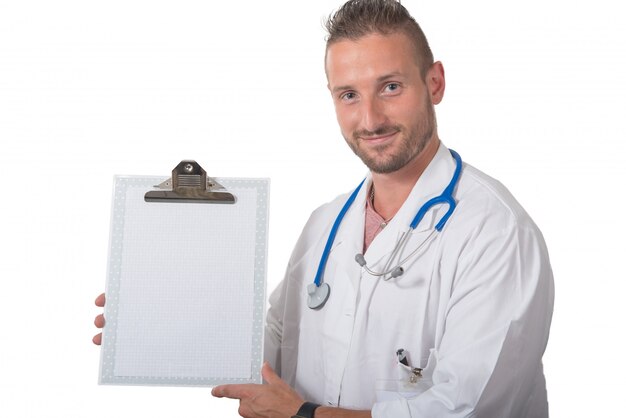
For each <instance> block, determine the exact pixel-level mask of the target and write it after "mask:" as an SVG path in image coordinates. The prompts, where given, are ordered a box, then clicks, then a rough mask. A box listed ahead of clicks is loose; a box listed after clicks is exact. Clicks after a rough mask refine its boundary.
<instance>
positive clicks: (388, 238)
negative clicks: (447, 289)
mask: <svg viewBox="0 0 626 418" xmlns="http://www.w3.org/2000/svg"><path fill="white" fill-rule="evenodd" d="M455 167H456V165H455V161H454V158H453V157H452V155H451V154H450V151H449V150H448V148H446V146H445V145H443V143H440V145H439V149H438V150H437V152H436V153H435V156H434V157H433V159H432V160H431V162H430V163H429V164H428V166H427V167H426V169H425V170H424V172H423V173H422V175H421V176H420V178H419V179H418V180H417V182H416V183H415V186H413V189H412V190H411V193H410V194H409V196H408V197H407V199H406V201H405V202H404V204H403V205H402V207H401V208H400V210H399V211H398V212H397V213H396V215H395V216H394V217H393V219H392V220H391V221H390V222H389V224H388V225H387V226H386V227H385V229H383V230H382V231H381V232H380V233H379V234H378V236H376V238H374V241H372V243H371V245H370V246H369V248H368V250H367V253H366V254H365V257H366V259H367V261H368V265H369V266H370V267H379V268H382V265H381V266H377V264H379V263H381V262H386V258H387V257H386V256H387V255H388V254H389V253H391V251H392V250H393V247H394V246H395V244H396V242H397V241H398V240H399V239H400V236H401V235H402V233H404V232H407V231H408V230H409V225H410V224H411V221H413V218H414V217H415V215H416V214H417V212H418V211H419V209H420V208H421V207H422V206H423V205H424V203H426V202H427V201H428V200H430V199H432V198H433V197H435V196H438V195H440V194H441V193H442V192H443V190H444V189H445V188H446V186H447V185H448V184H449V183H450V179H452V176H453V174H454V169H455ZM371 183H372V177H371V175H369V176H368V178H367V181H366V184H365V185H364V187H365V186H366V185H367V188H365V189H366V190H369V189H370V187H371ZM360 194H361V193H360ZM356 203H358V204H360V205H362V206H361V207H363V208H365V195H364V196H363V197H362V199H360V200H358V202H355V204H356ZM447 209H448V208H447V207H446V206H445V205H440V206H436V207H435V208H433V209H431V210H429V211H428V212H427V213H426V215H425V216H424V219H422V221H421V222H420V223H419V224H418V225H417V227H416V228H415V230H414V231H413V232H412V233H413V234H414V235H424V237H420V239H417V240H415V241H417V242H421V241H422V240H423V239H424V238H425V237H426V236H427V235H428V234H429V233H430V232H431V231H432V230H433V229H434V228H435V225H436V224H437V222H438V221H439V219H440V218H441V217H442V216H443V214H444V213H445V211H446V210H447ZM363 211H364V209H363ZM361 235H363V233H361ZM361 241H362V240H361ZM361 248H362V247H361Z"/></svg>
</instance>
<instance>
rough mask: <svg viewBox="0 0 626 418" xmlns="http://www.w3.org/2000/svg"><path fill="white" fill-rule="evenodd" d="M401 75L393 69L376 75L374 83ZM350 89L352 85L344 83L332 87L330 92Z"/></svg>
mask: <svg viewBox="0 0 626 418" xmlns="http://www.w3.org/2000/svg"><path fill="white" fill-rule="evenodd" d="M402 76H403V74H402V73H401V72H399V71H393V72H391V73H389V74H385V75H382V76H380V77H378V78H377V79H376V83H377V84H380V83H383V82H385V81H387V80H390V79H392V78H396V77H402ZM352 89H353V87H352V86H351V85H349V84H346V85H344V86H337V87H335V88H333V89H332V92H333V93H337V92H339V91H344V90H352Z"/></svg>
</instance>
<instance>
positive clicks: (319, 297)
mask: <svg viewBox="0 0 626 418" xmlns="http://www.w3.org/2000/svg"><path fill="white" fill-rule="evenodd" d="M306 291H307V293H308V294H309V297H308V300H307V305H308V306H309V308H311V309H319V308H321V307H322V306H324V304H325V303H326V301H327V300H328V296H330V286H329V285H328V283H322V284H321V285H319V286H317V285H316V284H315V283H311V284H310V285H308V286H307V288H306Z"/></svg>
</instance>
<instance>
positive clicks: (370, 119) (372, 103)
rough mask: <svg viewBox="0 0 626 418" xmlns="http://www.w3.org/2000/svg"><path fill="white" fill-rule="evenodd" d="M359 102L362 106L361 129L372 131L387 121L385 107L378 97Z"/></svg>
mask: <svg viewBox="0 0 626 418" xmlns="http://www.w3.org/2000/svg"><path fill="white" fill-rule="evenodd" d="M361 103H362V106H363V107H362V115H361V119H362V128H363V129H367V130H368V131H370V132H374V131H376V130H377V129H378V128H379V127H381V126H382V125H384V124H385V122H386V121H387V117H386V115H385V109H384V106H383V103H381V101H380V100H379V99H378V98H376V97H374V98H371V99H368V100H363V101H362V102H361Z"/></svg>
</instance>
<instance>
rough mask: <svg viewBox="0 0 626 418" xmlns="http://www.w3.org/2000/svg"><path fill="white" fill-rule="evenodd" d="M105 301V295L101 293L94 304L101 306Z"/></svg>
mask: <svg viewBox="0 0 626 418" xmlns="http://www.w3.org/2000/svg"><path fill="white" fill-rule="evenodd" d="M105 302H106V297H105V296H104V293H102V294H101V295H100V296H98V297H97V298H96V306H99V307H101V308H102V307H103V306H104V304H105Z"/></svg>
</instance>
